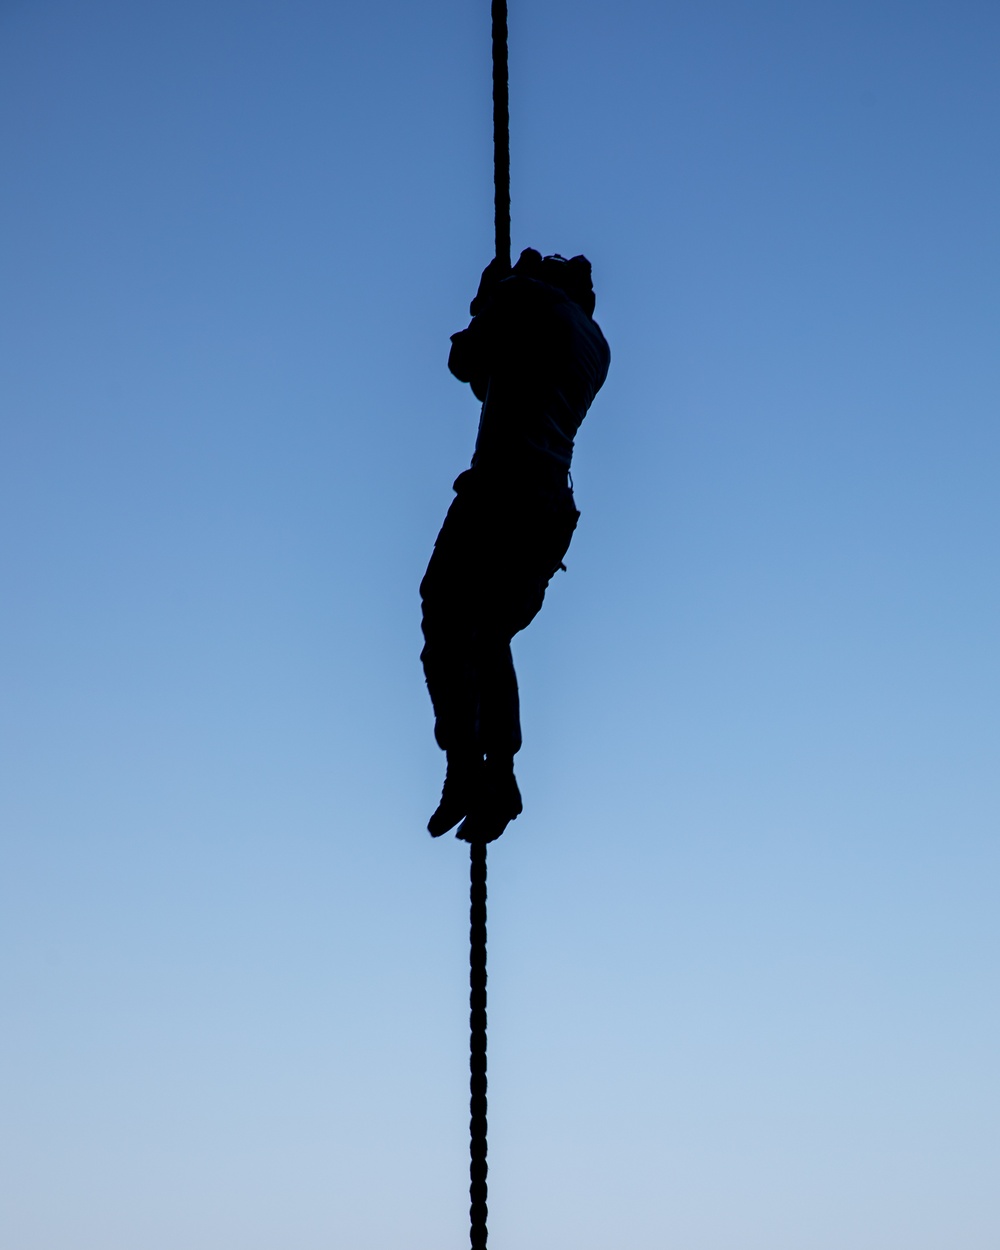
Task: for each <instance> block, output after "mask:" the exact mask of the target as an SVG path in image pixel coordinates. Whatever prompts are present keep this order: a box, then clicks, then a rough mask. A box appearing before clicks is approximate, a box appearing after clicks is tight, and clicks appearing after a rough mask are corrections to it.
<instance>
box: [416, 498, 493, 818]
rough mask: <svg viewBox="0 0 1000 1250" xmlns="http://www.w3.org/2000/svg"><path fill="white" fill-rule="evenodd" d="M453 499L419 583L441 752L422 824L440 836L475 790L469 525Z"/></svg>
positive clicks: (477, 752)
mask: <svg viewBox="0 0 1000 1250" xmlns="http://www.w3.org/2000/svg"><path fill="white" fill-rule="evenodd" d="M468 511H469V510H468V508H467V506H466V505H465V504H464V503H463V501H462V500H461V499H460V498H459V499H456V500H455V501H454V502H453V503H452V506H451V508H450V509H449V511H448V515H447V517H446V518H445V522H444V525H443V526H442V527H441V532H440V534H439V535H438V538H437V542H436V543H435V544H434V551H433V554H432V555H431V559H430V563H429V564H428V566H427V572H426V574H425V576H424V579H423V581H422V582H421V584H420V596H421V601H422V606H423V621H422V629H423V634H424V648H423V650H422V652H421V653H420V659H421V662H422V663H423V667H424V676H425V678H426V681H427V690H428V692H429V694H430V697H431V704H432V706H433V708H434V737H435V739H436V741H437V744H438V746H440V747H441V749H442V750H443V751H445V753H446V755H447V761H448V765H447V771H446V775H445V782H444V788H443V791H442V794H441V801H440V803H439V804H438V807H437V810H436V811H435V812H434V814H433V816H431V819H430V821H429V823H428V829H429V831H430V832H431V834H432V835H433V836H434V837H439V836H440V835H441V834H443V833H446V832H447V831H448V830H449V829H451V828H453V827H454V826H455V825H457V824H458V823H459V821H460V820H462V819H463V818H464V817H465V816H466V814H467V813H468V811H469V807H470V804H471V801H472V796H473V794H474V793H475V791H476V789H477V783H478V778H479V771H480V769H481V767H482V761H483V753H482V749H481V748H480V747H479V746H478V742H477V737H478V716H479V674H478V657H477V655H476V653H475V632H476V631H475V618H476V615H477V613H476V610H475V602H474V596H472V597H470V568H471V567H473V563H472V562H473V559H474V551H475V546H476V542H475V532H474V530H475V527H474V525H470V518H469V516H468Z"/></svg>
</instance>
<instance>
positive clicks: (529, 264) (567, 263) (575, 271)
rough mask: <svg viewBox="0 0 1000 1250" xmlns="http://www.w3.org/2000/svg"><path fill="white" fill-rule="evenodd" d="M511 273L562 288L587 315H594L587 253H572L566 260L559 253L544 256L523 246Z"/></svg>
mask: <svg viewBox="0 0 1000 1250" xmlns="http://www.w3.org/2000/svg"><path fill="white" fill-rule="evenodd" d="M514 273H518V274H523V275H524V276H525V277H527V278H534V279H536V281H538V282H545V283H548V285H549V286H554V287H558V289H559V290H560V291H565V293H566V294H567V295H568V296H569V297H570V299H571V300H573V301H574V303H577V304H579V305H580V307H581V308H582V309H583V310H584V312H585V313H587V314H588V316H592V315H593V312H594V306H595V303H596V297H595V296H594V283H593V278H592V277H591V270H590V261H589V260H588V259H587V258H586V256H571V257H570V258H569V260H567V259H566V258H565V257H564V256H560V255H559V254H558V253H556V254H555V255H553V256H543V255H542V254H541V252H536V251H535V249H534V248H533V247H526V248H525V249H524V251H523V252H522V253H521V255H520V256H519V257H518V260H517V264H515V266H514Z"/></svg>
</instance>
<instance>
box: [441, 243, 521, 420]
mask: <svg viewBox="0 0 1000 1250" xmlns="http://www.w3.org/2000/svg"><path fill="white" fill-rule="evenodd" d="M509 273H510V270H509V269H508V268H507V267H506V266H505V265H502V264H500V262H499V261H497V260H491V261H490V263H489V264H488V265H487V266H486V268H485V269H484V270H483V276H482V277H481V278H480V280H479V290H478V291H477V292H476V297H475V299H474V300H473V301H472V303H471V304H470V305H469V312H470V313H472V322H471V324H470V325H469V327H468V329H466V330H459V332H458V333H457V334H453V335H452V336H451V352H450V354H449V356H448V368H449V369H450V370H451V372H452V373H453V374H454V375H455V377H456V378H458V380H459V381H460V382H468V383H469V385H470V386H471V387H472V391H473V394H474V395H475V396H476V398H477V399H478V400H480V402H482V401H483V400H485V399H486V388H487V386H488V385H489V380H490V363H491V362H490V351H489V348H490V338H491V335H490V326H489V323H490V321H491V318H490V316H489V309H490V306H491V304H492V303H493V295H494V292H495V291H496V288H497V286H498V285H499V284H500V283H501V282H502V281H503V280H504V278H506V277H507V276H508V274H509Z"/></svg>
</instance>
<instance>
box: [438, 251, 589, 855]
mask: <svg viewBox="0 0 1000 1250" xmlns="http://www.w3.org/2000/svg"><path fill="white" fill-rule="evenodd" d="M593 311H594V290H593V286H592V284H591V273H590V262H589V261H588V260H587V259H586V257H584V256H575V257H573V259H572V260H564V259H563V258H562V257H561V256H546V257H544V258H543V257H542V256H541V255H540V254H539V253H538V252H536V251H534V250H533V249H531V248H528V249H527V250H526V251H524V252H522V253H521V256H520V259H519V260H518V262H517V264H516V265H515V266H514V268H513V270H512V271H506V270H505V269H502V268H500V267H499V266H498V265H497V262H496V261H492V262H491V263H490V264H489V265H488V266H487V268H486V270H485V271H484V273H483V277H482V281H481V282H480V285H479V292H478V294H477V295H476V298H475V299H474V300H473V301H472V305H471V307H470V312H471V313H472V322H471V324H470V325H469V327H468V329H466V330H462V331H460V332H459V333H458V334H455V335H452V340H451V342H452V347H451V355H450V357H449V359H448V367H449V369H450V370H451V371H452V373H453V374H454V375H455V376H456V377H457V378H458V379H459V380H460V381H462V382H468V383H469V384H470V385H471V387H472V389H473V391H474V392H475V395H476V398H477V399H480V400H482V403H483V408H482V415H481V416H480V420H479V434H478V437H477V439H476V450H475V455H474V456H473V458H472V467H471V468H469V469H467V470H466V471H465V472H464V473H463V474H461V475H460V477H459V478H458V479H457V481H456V482H455V487H454V488H455V493H456V498H455V499H454V500H453V502H452V504H451V507H450V508H449V510H448V515H447V516H446V517H445V521H444V525H443V526H442V527H441V532H440V534H439V535H438V537H437V541H436V543H435V544H434V552H433V554H432V556H431V560H430V564H429V565H428V567H427V573H426V574H425V576H424V579H423V581H422V582H421V584H420V594H421V598H422V601H423V631H424V640H425V645H424V649H423V652H422V653H421V659H422V661H423V665H424V673H425V675H426V678H427V688H428V690H429V691H430V696H431V701H432V703H433V705H434V715H435V723H434V736H435V738H436V739H437V742H438V745H439V746H440V747H442V748H443V750H444V751H446V752H447V758H448V768H447V774H446V777H445V783H444V790H443V793H442V795H441V802H440V804H439V806H438V808H437V810H436V811H435V813H434V815H433V816H432V817H431V818H430V821H429V823H428V826H427V827H428V829H429V830H430V832H431V833H432V834H433V835H434V836H435V837H438V836H440V835H441V834H443V833H446V832H447V831H448V830H449V829H451V828H453V827H454V826H455V825H457V824H458V823H459V821H462V822H463V823H462V825H461V828H460V829H459V831H458V837H460V838H464V839H466V840H467V841H478V840H485V841H492V840H493V839H494V838H498V837H499V836H500V834H501V833H503V831H504V829H505V828H506V827H507V825H508V823H509V822H510V821H511V820H513V819H514V817H516V816H517V815H518V814H519V813H520V811H521V795H520V792H519V791H518V788H517V781H516V779H515V777H514V755H515V754H516V752H517V751H518V750H519V749H520V746H521V725H520V715H519V706H518V696H517V678H516V676H515V673H514V664H513V661H512V659H511V653H510V642H511V639H512V638H513V637H514V635H515V634H516V633H517V632H518V631H519V630H522V629H524V627H525V626H526V625H528V624H529V623H530V622H531V620H532V619H533V618H534V617H535V615H536V613H537V612H538V610H539V608H540V607H541V606H542V600H543V599H544V597H545V590H546V587H547V586H548V584H549V580H550V578H551V577H552V575H553V574H554V573H555V571H556V570H557V569H558V568H560V567H561V565H562V559H563V556H564V555H565V554H566V551H567V549H568V547H569V543H570V539H571V538H572V536H573V530H574V529H575V528H576V522H577V519H578V517H579V515H580V514H579V513H578V512H577V510H576V507H575V504H574V501H573V491H572V489H571V479H570V475H569V469H570V461H571V459H572V455H573V439H574V437H575V436H576V432H577V430H578V429H579V428H580V424H581V422H582V421H583V418H584V417H585V416H586V413H587V409H588V408H589V407H590V405H591V402H592V401H593V398H594V396H595V395H596V394H597V392H598V390H599V389H600V387H601V385H602V384H603V382H604V379H605V378H606V376H607V372H608V365H609V363H610V360H611V353H610V352H609V350H608V345H607V343H606V342H605V339H604V335H603V334H602V333H601V330H600V327H599V326H598V325H597V323H596V322H595V321H594V320H593V316H592V314H593Z"/></svg>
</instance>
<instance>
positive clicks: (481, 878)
mask: <svg viewBox="0 0 1000 1250" xmlns="http://www.w3.org/2000/svg"><path fill="white" fill-rule="evenodd" d="M491 16H492V20H493V211H494V223H495V227H496V256H497V260H499V261H501V262H502V263H503V265H504V267H505V268H507V269H509V268H510V108H509V103H508V96H507V0H492V2H491ZM486 1089H487V1086H486V843H485V842H473V843H472V845H471V847H470V849H469V1243H470V1246H471V1250H486V1239H487V1236H488V1233H487V1228H486V1217H487V1215H488V1208H487V1205H486V1197H487V1183H486V1177H487V1172H488V1164H487V1161H486V1153H487V1152H486V1130H487V1123H486Z"/></svg>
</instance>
